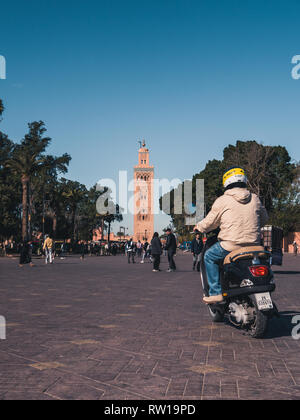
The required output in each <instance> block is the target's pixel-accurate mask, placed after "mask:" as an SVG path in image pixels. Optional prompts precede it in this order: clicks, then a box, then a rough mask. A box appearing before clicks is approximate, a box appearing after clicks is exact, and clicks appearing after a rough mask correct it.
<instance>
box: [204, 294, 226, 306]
mask: <svg viewBox="0 0 300 420" xmlns="http://www.w3.org/2000/svg"><path fill="white" fill-rule="evenodd" d="M203 302H205V303H207V304H208V305H209V304H213V303H220V302H223V296H222V295H217V296H209V297H207V296H205V297H204V298H203Z"/></svg>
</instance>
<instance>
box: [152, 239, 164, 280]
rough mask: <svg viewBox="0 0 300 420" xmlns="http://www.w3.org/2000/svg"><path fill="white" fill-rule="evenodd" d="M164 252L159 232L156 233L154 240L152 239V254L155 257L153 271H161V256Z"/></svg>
mask: <svg viewBox="0 0 300 420" xmlns="http://www.w3.org/2000/svg"><path fill="white" fill-rule="evenodd" d="M161 254H162V244H161V241H160V239H159V235H158V233H157V232H155V233H154V235H153V238H152V241H151V255H152V258H153V272H154V273H156V272H158V271H160V269H159V265H160V256H161Z"/></svg>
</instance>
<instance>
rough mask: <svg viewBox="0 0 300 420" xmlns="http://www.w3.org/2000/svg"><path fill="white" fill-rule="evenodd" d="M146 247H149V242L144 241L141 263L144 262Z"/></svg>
mask: <svg viewBox="0 0 300 420" xmlns="http://www.w3.org/2000/svg"><path fill="white" fill-rule="evenodd" d="M148 247H149V242H147V241H146V242H145V243H144V245H143V256H142V261H141V264H144V262H145V258H147V256H148V255H147V253H148Z"/></svg>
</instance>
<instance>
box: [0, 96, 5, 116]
mask: <svg viewBox="0 0 300 420" xmlns="http://www.w3.org/2000/svg"><path fill="white" fill-rule="evenodd" d="M3 111H4V105H3V102H2V100H1V99H0V117H1V115H2V114H3Z"/></svg>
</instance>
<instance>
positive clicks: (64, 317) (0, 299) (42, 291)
mask: <svg viewBox="0 0 300 420" xmlns="http://www.w3.org/2000/svg"><path fill="white" fill-rule="evenodd" d="M177 261H178V267H179V268H180V270H179V271H178V272H176V273H170V274H169V273H166V272H165V271H162V272H161V273H155V274H154V273H152V267H151V265H150V264H135V265H128V264H127V263H126V258H124V257H122V256H117V257H91V258H86V259H85V261H80V260H79V259H78V258H77V257H68V258H67V259H65V260H63V261H61V260H55V263H54V264H53V265H51V266H50V265H48V266H45V265H44V264H43V261H42V260H38V259H37V260H36V266H35V267H33V268H31V267H27V266H24V267H23V268H19V267H18V266H17V260H14V259H6V258H1V259H0V315H2V316H4V317H5V318H6V321H7V339H6V340H1V341H0V399H1V400H5V399H7V400H14V399H24V400H31V399H33V400H35V399H36V400H38V399H40V400H42V399H45V400H47V399H49V400H51V399H53V400H59V399H64V400H65V399H67V400H74V399H75V400H79V399H95V400H97V399H98V400H99V399H103V400H110V399H112V400H117V399H124V400H127V399H128V400H134V399H161V400H166V399H170V400H174V399H175V400H176V399H178V400H180V399H190V400H201V399H202V400H212V399H218V400H222V399H287V400H299V399H300V364H299V350H300V340H294V339H293V338H292V337H291V332H292V329H293V327H294V325H293V324H292V318H293V316H295V315H299V314H300V304H299V302H300V283H299V282H300V279H299V274H300V257H296V258H295V257H293V256H290V255H288V256H285V257H284V265H283V266H282V267H274V270H275V276H276V281H277V291H276V293H275V294H274V298H275V301H276V303H277V305H278V308H279V311H280V313H281V315H282V316H281V318H280V319H274V320H272V322H271V324H270V329H269V332H268V334H267V337H266V338H265V339H263V340H254V339H251V338H250V337H248V336H247V335H245V334H243V333H242V332H241V331H240V330H238V329H236V328H234V327H233V326H231V325H229V324H228V323H226V322H225V323H224V324H213V323H212V322H211V320H210V317H209V314H208V311H207V308H206V306H205V305H204V304H203V303H202V302H201V295H202V291H201V287H200V281H199V276H198V274H197V273H195V272H192V271H191V270H190V268H191V267H190V266H191V257H190V255H178V257H177ZM166 267H167V262H166V259H165V258H164V259H163V263H162V268H166Z"/></svg>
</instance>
